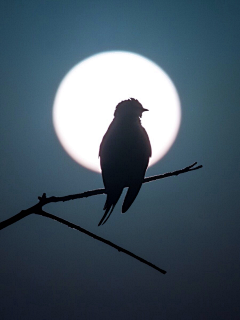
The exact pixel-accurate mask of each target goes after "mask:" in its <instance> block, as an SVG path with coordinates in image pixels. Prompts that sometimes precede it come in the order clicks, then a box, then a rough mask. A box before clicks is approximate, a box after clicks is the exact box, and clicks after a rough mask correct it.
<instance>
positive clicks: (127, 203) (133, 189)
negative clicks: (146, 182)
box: [122, 181, 142, 213]
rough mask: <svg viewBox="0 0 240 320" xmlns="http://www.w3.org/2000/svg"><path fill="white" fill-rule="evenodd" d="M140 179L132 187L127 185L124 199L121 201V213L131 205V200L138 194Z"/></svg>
mask: <svg viewBox="0 0 240 320" xmlns="http://www.w3.org/2000/svg"><path fill="white" fill-rule="evenodd" d="M141 186H142V181H141V182H140V183H139V184H138V185H137V186H136V185H134V187H131V186H130V187H129V188H128V191H127V194H126V196H125V199H124V201H123V205H122V213H125V212H126V211H127V210H128V209H129V208H130V207H131V205H132V203H133V201H134V200H135V199H136V196H137V195H138V192H139V190H140V189H141Z"/></svg>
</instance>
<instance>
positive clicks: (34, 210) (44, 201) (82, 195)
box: [0, 162, 202, 274]
mask: <svg viewBox="0 0 240 320" xmlns="http://www.w3.org/2000/svg"><path fill="white" fill-rule="evenodd" d="M196 164H197V162H194V163H193V164H191V165H190V166H187V167H185V168H183V169H180V170H176V171H173V172H167V173H164V174H160V175H156V176H151V177H147V178H144V180H143V183H148V182H151V181H155V180H159V179H163V178H167V177H171V176H177V175H179V174H182V173H186V172H190V171H194V170H197V169H200V168H202V165H200V166H197V167H195V165H196ZM105 193H106V192H105V189H96V190H91V191H86V192H83V193H78V194H73V195H68V196H63V197H54V196H52V197H48V198H47V197H46V193H43V195H42V196H41V197H38V199H39V202H38V203H37V204H35V205H34V206H32V207H30V208H28V209H26V210H22V211H21V212H19V213H17V214H16V215H15V216H13V217H11V218H9V219H6V220H4V221H2V222H1V223H0V230H2V229H4V228H6V227H8V226H10V225H11V224H13V223H15V222H17V221H19V220H21V219H23V218H25V217H27V216H28V215H30V214H32V213H35V214H38V215H42V216H44V217H47V218H50V219H53V220H55V221H58V222H60V223H63V224H65V225H67V226H68V227H70V228H74V229H76V230H78V231H80V232H83V233H85V234H87V235H88V236H90V237H92V238H94V239H96V240H98V241H101V242H104V243H105V244H107V245H109V246H111V247H113V248H115V249H117V250H118V251H122V252H124V253H126V254H127V255H129V256H131V257H133V258H135V259H137V260H139V261H141V262H142V263H145V264H147V265H148V266H150V267H152V268H154V269H156V270H158V271H159V272H161V273H163V274H165V273H166V271H165V270H162V269H160V268H158V267H157V266H155V265H154V264H152V263H151V262H148V261H147V260H144V259H143V258H141V257H138V256H136V255H135V254H134V253H132V252H130V251H128V250H126V249H124V248H122V247H119V246H117V245H116V244H114V243H112V242H110V241H108V240H106V239H103V238H101V237H99V236H97V235H95V234H94V233H91V232H90V231H87V230H85V229H83V228H81V227H80V226H77V225H75V224H73V223H71V222H69V221H67V220H64V219H61V218H58V217H56V216H54V215H52V214H50V213H47V212H45V211H43V210H42V207H43V206H45V205H46V204H48V203H53V202H60V201H69V200H74V199H81V198H87V197H91V196H96V195H99V194H105Z"/></svg>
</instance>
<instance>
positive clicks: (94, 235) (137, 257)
mask: <svg viewBox="0 0 240 320" xmlns="http://www.w3.org/2000/svg"><path fill="white" fill-rule="evenodd" d="M35 213H36V214H38V215H41V216H43V217H46V218H50V219H53V220H55V221H58V222H60V223H63V224H65V225H66V226H68V227H70V228H73V229H76V230H78V231H80V232H82V233H85V234H86V235H88V236H90V237H92V238H94V239H96V240H98V241H101V242H103V243H105V244H107V245H108V246H111V247H113V248H115V249H117V250H118V251H119V252H123V253H126V254H127V255H129V256H130V257H133V258H135V259H137V260H139V261H141V262H142V263H145V264H146V265H148V266H149V267H152V268H154V269H156V270H157V271H159V272H161V273H163V274H166V271H165V270H163V269H161V268H159V267H157V266H155V265H154V264H153V263H151V262H149V261H147V260H145V259H143V258H141V257H139V256H137V255H136V254H134V253H132V252H130V251H128V250H126V249H124V248H122V247H120V246H118V245H116V244H114V243H112V242H111V241H109V240H106V239H104V238H102V237H99V236H97V235H96V234H94V233H92V232H90V231H88V230H86V229H83V228H82V227H80V226H78V225H76V224H73V223H71V222H69V221H67V220H64V219H62V218H59V217H56V216H54V215H53V214H51V213H47V212H46V211H43V210H39V211H36V212H35Z"/></svg>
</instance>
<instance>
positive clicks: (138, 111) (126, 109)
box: [114, 98, 148, 118]
mask: <svg viewBox="0 0 240 320" xmlns="http://www.w3.org/2000/svg"><path fill="white" fill-rule="evenodd" d="M144 111H148V109H144V108H143V106H142V105H141V103H140V102H139V101H138V100H136V99H133V98H130V99H128V100H124V101H121V102H120V103H119V104H118V105H117V106H116V110H115V112H114V116H115V117H116V116H117V117H121V116H123V117H134V118H139V117H140V118H141V117H142V113H143V112H144Z"/></svg>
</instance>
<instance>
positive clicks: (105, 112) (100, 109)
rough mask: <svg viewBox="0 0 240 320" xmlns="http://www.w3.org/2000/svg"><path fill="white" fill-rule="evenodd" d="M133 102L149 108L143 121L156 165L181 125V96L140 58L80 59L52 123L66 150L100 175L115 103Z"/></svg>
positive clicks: (68, 78)
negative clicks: (102, 145) (101, 151)
mask: <svg viewBox="0 0 240 320" xmlns="http://www.w3.org/2000/svg"><path fill="white" fill-rule="evenodd" d="M129 98H134V99H137V100H138V101H139V102H140V103H141V104H142V105H143V107H144V108H146V109H149V112H145V113H144V114H143V117H142V119H141V122H142V125H143V127H144V128H145V129H146V131H147V133H148V135H149V139H150V142H151V145H152V157H151V158H150V162H149V166H152V165H153V164H155V163H156V162H157V161H159V160H160V159H161V158H162V157H163V156H164V155H165V154H166V153H167V152H168V150H169V149H170V148H171V146H172V144H173V142H174V140H175V138H176V136H177V133H178V130H179V126H180V121H181V107H180V100H179V97H178V93H177V90H176V88H175V86H174V84H173V82H172V81H171V79H170V78H169V76H168V75H167V74H166V72H164V71H163V70H162V69H161V68H160V67H159V66H158V65H157V64H155V63H154V62H152V61H151V60H149V59H147V58H145V57H143V56H141V55H139V54H135V53H131V52H124V51H109V52H103V53H98V54H96V55H93V56H91V57H89V58H87V59H85V60H83V61H81V62H80V63H78V64H77V65H75V66H74V67H73V68H72V69H71V70H70V71H69V72H68V73H67V74H66V76H65V77H64V78H63V80H62V82H61V83H60V85H59V88H58V90H57V93H56V97H55V100H54V105H53V124H54V128H55V131H56V134H57V136H58V139H59V140H60V143H61V144H62V146H63V148H64V149H65V150H66V152H67V153H68V154H69V155H70V156H71V157H72V158H73V159H74V160H75V161H77V162H78V163H79V164H80V165H82V166H84V167H86V168H88V169H90V170H93V171H96V172H101V170H100V161H99V157H98V152H99V146H100V143H101V141H102V138H103V135H104V134H105V132H106V131H107V129H108V126H109V124H110V123H111V121H112V120H113V113H114V111H115V107H116V105H117V104H118V103H119V102H121V101H122V100H126V99H129Z"/></svg>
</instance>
